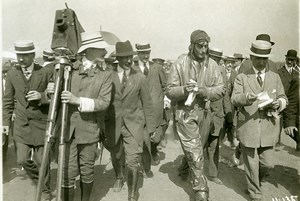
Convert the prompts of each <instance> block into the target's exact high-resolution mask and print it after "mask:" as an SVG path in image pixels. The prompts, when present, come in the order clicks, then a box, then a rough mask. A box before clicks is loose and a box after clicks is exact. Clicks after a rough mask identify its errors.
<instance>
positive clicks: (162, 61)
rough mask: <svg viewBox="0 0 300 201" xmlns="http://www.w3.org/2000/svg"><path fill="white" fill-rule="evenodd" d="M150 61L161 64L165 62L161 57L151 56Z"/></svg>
mask: <svg viewBox="0 0 300 201" xmlns="http://www.w3.org/2000/svg"><path fill="white" fill-rule="evenodd" d="M152 61H153V62H154V63H159V64H163V63H164V62H165V60H164V59H162V58H153V59H152Z"/></svg>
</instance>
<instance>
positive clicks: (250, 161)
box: [231, 67, 287, 199]
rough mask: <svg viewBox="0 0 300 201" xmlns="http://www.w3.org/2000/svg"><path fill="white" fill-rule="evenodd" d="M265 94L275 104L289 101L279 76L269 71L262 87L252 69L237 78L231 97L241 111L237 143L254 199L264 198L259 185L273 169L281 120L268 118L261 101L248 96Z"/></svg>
mask: <svg viewBox="0 0 300 201" xmlns="http://www.w3.org/2000/svg"><path fill="white" fill-rule="evenodd" d="M262 91H266V92H267V93H268V95H269V96H270V98H272V99H273V100H277V99H283V102H284V100H285V101H287V98H286V96H285V94H284V89H283V86H282V83H281V80H280V77H279V75H278V74H276V73H274V72H272V71H266V73H265V79H264V82H263V86H262V87H261V86H260V85H259V83H258V81H257V78H256V74H255V71H254V70H253V67H252V68H251V69H249V70H248V71H247V72H245V73H242V74H239V75H238V76H237V77H236V79H235V83H234V88H233V93H232V97H231V100H232V103H233V104H234V106H236V107H239V108H240V110H239V113H238V117H237V139H238V140H239V141H240V143H241V147H242V154H243V159H244V163H245V173H246V178H247V185H248V191H249V193H250V196H251V198H252V199H261V197H262V195H261V187H260V181H261V180H262V179H263V178H264V176H266V175H268V174H269V170H270V169H271V168H272V167H273V164H272V157H273V146H274V145H275V142H276V139H277V136H278V132H279V127H280V126H279V119H278V118H275V117H273V116H271V117H270V116H268V115H267V112H270V109H266V110H259V109H258V104H260V103H261V101H259V100H256V101H254V102H253V103H251V102H249V101H248V99H247V98H246V94H247V93H254V94H259V93H260V92H262ZM283 109H284V106H282V107H280V108H279V111H281V110H283ZM271 111H273V112H275V111H274V110H271Z"/></svg>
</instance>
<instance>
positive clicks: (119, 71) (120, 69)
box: [117, 65, 130, 83]
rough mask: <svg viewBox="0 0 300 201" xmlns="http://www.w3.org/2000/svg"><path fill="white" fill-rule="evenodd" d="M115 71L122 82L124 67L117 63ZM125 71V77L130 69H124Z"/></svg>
mask: <svg viewBox="0 0 300 201" xmlns="http://www.w3.org/2000/svg"><path fill="white" fill-rule="evenodd" d="M117 72H118V76H119V79H120V82H121V83H122V80H123V76H124V69H123V68H122V67H120V66H119V65H118V67H117ZM125 73H126V75H127V77H129V73H130V69H128V70H126V71H125Z"/></svg>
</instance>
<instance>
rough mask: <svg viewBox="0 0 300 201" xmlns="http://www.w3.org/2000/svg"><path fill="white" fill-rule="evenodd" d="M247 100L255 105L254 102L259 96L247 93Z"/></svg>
mask: <svg viewBox="0 0 300 201" xmlns="http://www.w3.org/2000/svg"><path fill="white" fill-rule="evenodd" d="M246 98H247V100H248V101H250V102H251V103H253V102H254V101H256V99H257V95H256V94H254V93H247V94H246Z"/></svg>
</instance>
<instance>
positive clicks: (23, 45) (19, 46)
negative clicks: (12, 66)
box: [14, 40, 37, 54]
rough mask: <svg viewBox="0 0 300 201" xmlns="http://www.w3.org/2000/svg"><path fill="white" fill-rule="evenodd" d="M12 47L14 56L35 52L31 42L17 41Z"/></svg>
mask: <svg viewBox="0 0 300 201" xmlns="http://www.w3.org/2000/svg"><path fill="white" fill-rule="evenodd" d="M14 47H15V53H16V54H30V53H35V52H36V50H37V49H36V48H35V47H34V44H33V41H31V40H18V41H16V42H15V43H14Z"/></svg>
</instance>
